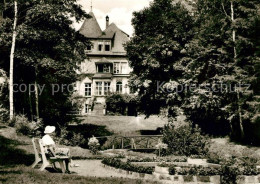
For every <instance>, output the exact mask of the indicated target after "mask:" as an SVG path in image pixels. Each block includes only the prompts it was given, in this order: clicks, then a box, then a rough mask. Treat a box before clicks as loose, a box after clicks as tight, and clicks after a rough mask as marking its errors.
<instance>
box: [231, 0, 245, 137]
mask: <svg viewBox="0 0 260 184" xmlns="http://www.w3.org/2000/svg"><path fill="white" fill-rule="evenodd" d="M234 17H235V16H234V4H233V0H231V21H232V24H234V23H235V18H234ZM232 40H233V44H234V48H233V50H234V56H233V57H234V62H235V63H236V62H237V50H236V44H235V43H236V31H235V29H234V28H233V30H232ZM236 92H237V100H238V103H237V105H238V116H239V126H240V133H241V139H243V138H244V135H245V134H244V127H243V120H242V111H241V106H240V104H239V100H240V95H239V90H237V91H236Z"/></svg>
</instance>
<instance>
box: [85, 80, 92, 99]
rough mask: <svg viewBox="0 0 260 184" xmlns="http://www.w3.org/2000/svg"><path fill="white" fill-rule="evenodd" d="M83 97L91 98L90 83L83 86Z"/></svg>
mask: <svg viewBox="0 0 260 184" xmlns="http://www.w3.org/2000/svg"><path fill="white" fill-rule="evenodd" d="M85 96H91V83H86V84H85Z"/></svg>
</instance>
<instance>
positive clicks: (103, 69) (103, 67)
mask: <svg viewBox="0 0 260 184" xmlns="http://www.w3.org/2000/svg"><path fill="white" fill-rule="evenodd" d="M97 72H98V73H110V66H109V64H98V65H97Z"/></svg>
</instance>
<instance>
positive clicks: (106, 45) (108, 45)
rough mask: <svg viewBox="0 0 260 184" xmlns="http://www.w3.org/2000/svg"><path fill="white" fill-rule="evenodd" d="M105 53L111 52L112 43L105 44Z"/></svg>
mask: <svg viewBox="0 0 260 184" xmlns="http://www.w3.org/2000/svg"><path fill="white" fill-rule="evenodd" d="M105 51H110V42H105Z"/></svg>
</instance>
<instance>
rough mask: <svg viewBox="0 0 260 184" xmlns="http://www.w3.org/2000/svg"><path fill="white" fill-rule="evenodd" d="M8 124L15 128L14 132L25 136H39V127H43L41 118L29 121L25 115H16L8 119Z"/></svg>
mask: <svg viewBox="0 0 260 184" xmlns="http://www.w3.org/2000/svg"><path fill="white" fill-rule="evenodd" d="M9 125H12V126H14V127H15V128H16V132H17V133H20V134H23V135H27V136H39V135H41V129H42V127H43V124H42V120H41V119H39V120H37V121H29V120H28V119H27V118H26V117H25V115H16V116H15V117H14V118H13V119H12V120H10V122H9Z"/></svg>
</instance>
